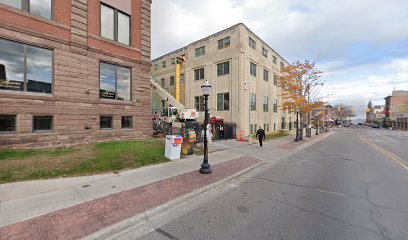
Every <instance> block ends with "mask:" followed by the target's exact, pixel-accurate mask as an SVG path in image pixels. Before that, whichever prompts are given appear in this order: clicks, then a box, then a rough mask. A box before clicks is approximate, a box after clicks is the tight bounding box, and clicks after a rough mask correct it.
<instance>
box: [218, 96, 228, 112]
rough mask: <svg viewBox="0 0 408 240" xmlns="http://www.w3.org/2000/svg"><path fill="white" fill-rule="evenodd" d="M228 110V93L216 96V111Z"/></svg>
mask: <svg viewBox="0 0 408 240" xmlns="http://www.w3.org/2000/svg"><path fill="white" fill-rule="evenodd" d="M228 110H229V93H219V94H217V111H228Z"/></svg>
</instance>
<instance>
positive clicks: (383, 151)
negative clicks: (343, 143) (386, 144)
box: [359, 135, 408, 171]
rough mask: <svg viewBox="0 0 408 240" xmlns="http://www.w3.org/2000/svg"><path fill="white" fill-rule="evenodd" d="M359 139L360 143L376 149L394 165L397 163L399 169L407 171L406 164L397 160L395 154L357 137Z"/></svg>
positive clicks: (407, 165)
mask: <svg viewBox="0 0 408 240" xmlns="http://www.w3.org/2000/svg"><path fill="white" fill-rule="evenodd" d="M359 138H360V140H361V141H363V142H365V143H366V144H368V145H370V146H372V147H373V148H375V149H377V150H378V151H379V152H381V153H383V154H384V155H385V156H387V157H389V158H390V159H391V160H393V161H395V162H396V163H398V164H399V165H400V166H401V167H403V168H405V170H407V171H408V164H407V163H405V161H404V160H402V159H401V158H399V157H398V156H396V155H395V154H393V153H391V152H389V151H387V150H385V149H383V148H381V147H379V146H377V145H376V144H374V143H372V142H370V141H368V140H367V139H365V138H364V137H363V136H361V135H359Z"/></svg>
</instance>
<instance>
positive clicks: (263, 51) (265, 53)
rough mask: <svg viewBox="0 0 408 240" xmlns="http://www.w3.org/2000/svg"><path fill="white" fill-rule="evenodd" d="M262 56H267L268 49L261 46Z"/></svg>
mask: <svg viewBox="0 0 408 240" xmlns="http://www.w3.org/2000/svg"><path fill="white" fill-rule="evenodd" d="M262 56H264V57H266V58H267V57H268V50H266V49H265V48H262Z"/></svg>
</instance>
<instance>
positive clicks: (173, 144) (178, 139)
mask: <svg viewBox="0 0 408 240" xmlns="http://www.w3.org/2000/svg"><path fill="white" fill-rule="evenodd" d="M182 143H183V137H182V136H178V135H167V136H166V145H165V150H164V156H165V157H166V158H168V159H170V160H177V159H180V153H181V144H182Z"/></svg>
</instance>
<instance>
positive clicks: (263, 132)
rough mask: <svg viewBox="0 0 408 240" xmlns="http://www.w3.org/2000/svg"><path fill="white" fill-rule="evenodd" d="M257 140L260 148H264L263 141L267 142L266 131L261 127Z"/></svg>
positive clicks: (257, 132) (257, 133)
mask: <svg viewBox="0 0 408 240" xmlns="http://www.w3.org/2000/svg"><path fill="white" fill-rule="evenodd" d="M256 138H258V140H259V147H260V148H262V141H263V140H265V131H264V130H263V129H262V128H261V126H259V129H258V131H256Z"/></svg>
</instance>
